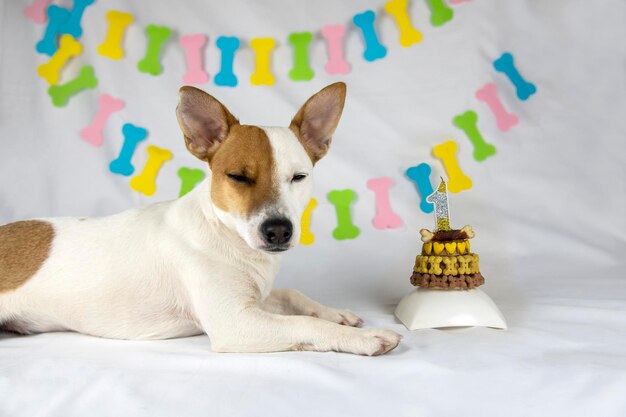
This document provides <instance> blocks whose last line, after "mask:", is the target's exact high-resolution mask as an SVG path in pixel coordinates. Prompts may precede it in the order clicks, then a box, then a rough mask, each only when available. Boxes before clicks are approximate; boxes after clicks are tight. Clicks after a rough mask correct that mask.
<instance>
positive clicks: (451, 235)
mask: <svg viewBox="0 0 626 417" xmlns="http://www.w3.org/2000/svg"><path fill="white" fill-rule="evenodd" d="M465 239H469V236H467V233H465V231H463V230H439V231H437V232H435V234H434V235H433V238H432V241H433V242H451V241H453V240H465Z"/></svg>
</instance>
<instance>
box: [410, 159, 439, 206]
mask: <svg viewBox="0 0 626 417" xmlns="http://www.w3.org/2000/svg"><path fill="white" fill-rule="evenodd" d="M431 171H432V169H431V167H430V165H428V164H427V163H426V162H422V163H421V164H419V165H417V166H414V167H411V168H409V169H407V170H406V176H407V177H408V178H409V179H410V180H411V181H413V182H414V183H415V185H416V186H417V190H418V191H419V194H420V197H421V199H422V200H421V202H420V209H421V210H422V211H423V212H424V213H432V212H433V205H432V203H429V202H428V201H426V197H428V196H429V195H431V194H432V193H433V192H434V190H433V186H432V184H431V183H430V173H431Z"/></svg>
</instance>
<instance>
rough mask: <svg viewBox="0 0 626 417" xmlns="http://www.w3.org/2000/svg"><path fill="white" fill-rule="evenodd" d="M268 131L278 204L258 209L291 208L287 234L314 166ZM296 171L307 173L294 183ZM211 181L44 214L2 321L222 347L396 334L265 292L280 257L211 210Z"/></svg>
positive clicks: (336, 342) (374, 345) (367, 340)
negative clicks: (136, 200) (85, 212)
mask: <svg viewBox="0 0 626 417" xmlns="http://www.w3.org/2000/svg"><path fill="white" fill-rule="evenodd" d="M264 130H265V131H266V133H267V135H268V136H269V138H270V142H271V145H272V148H273V154H274V159H275V161H276V172H275V175H276V180H277V181H280V199H279V202H278V203H277V204H276V205H275V206H274V207H269V208H268V209H267V211H266V212H264V213H275V212H277V213H280V214H282V215H285V216H287V217H288V218H289V219H290V220H291V221H292V222H293V224H294V228H295V229H296V230H294V244H295V243H296V242H297V241H298V239H299V225H300V221H299V219H300V216H301V214H302V211H303V209H304V206H305V205H306V204H307V203H308V201H309V199H310V197H311V187H312V186H311V184H312V183H311V181H312V180H311V175H310V174H311V169H312V164H311V161H310V160H309V158H308V156H307V154H306V152H305V151H304V148H303V147H302V146H301V145H300V143H299V142H298V140H297V138H295V136H294V135H293V133H291V131H289V129H286V128H264ZM295 172H302V173H307V174H309V175H308V177H307V178H306V179H305V180H304V181H303V182H301V183H291V181H290V180H291V178H292V177H293V174H294V173H295ZM210 180H211V178H210V175H209V178H208V179H207V180H205V181H204V182H203V183H201V184H199V185H198V186H197V187H196V188H195V189H194V190H193V191H192V192H190V193H189V194H187V195H186V196H184V197H182V198H180V199H178V200H174V201H169V202H164V203H158V204H154V205H151V206H148V207H146V208H142V209H135V210H128V211H125V212H123V213H120V214H116V215H113V216H109V217H102V218H88V219H78V218H55V219H44V220H46V221H49V222H50V223H51V224H52V225H53V226H54V230H55V238H54V241H53V246H52V250H51V253H50V256H49V258H48V259H47V260H46V262H45V263H44V265H43V266H42V267H41V269H40V270H39V271H38V272H37V273H36V274H35V276H33V277H32V278H31V279H30V280H28V281H27V282H26V283H25V284H24V285H23V286H21V287H19V288H18V289H16V290H15V291H11V292H8V293H3V294H0V323H2V322H8V323H10V324H11V327H13V328H15V329H19V330H21V331H23V332H29V333H34V332H46V331H57V330H71V331H77V332H81V333H85V334H90V335H95V336H102V337H108V338H120V339H164V338H173V337H182V336H190V335H196V334H201V333H203V332H205V333H207V334H208V335H209V337H210V339H211V346H212V349H213V350H215V351H223V352H226V351H230V352H232V351H239V352H241V351H247V352H269V351H281V350H319V351H327V350H336V351H345V352H352V353H358V354H366V355H373V354H379V353H384V352H386V351H388V350H390V349H393V348H394V347H395V346H396V345H397V344H398V342H399V335H397V334H396V333H394V332H391V331H388V330H382V329H359V328H355V327H350V326H356V325H359V324H360V323H361V320H360V319H359V318H358V317H356V316H355V315H354V314H352V313H351V312H349V311H345V310H336V309H332V308H329V307H325V306H322V305H321V304H318V303H316V302H314V301H312V300H310V299H308V298H306V297H305V296H303V295H302V294H300V293H299V292H297V291H294V290H272V285H273V281H274V278H275V276H276V274H277V272H278V268H279V263H280V258H281V256H280V255H275V254H269V253H266V252H263V251H260V250H257V249H254V239H252V238H251V237H250V236H251V235H252V233H253V232H252V231H253V230H258V224H246V225H243V224H237V220H236V219H234V218H232V217H231V216H229V215H228V213H219V212H217V211H216V209H215V208H214V207H213V204H212V203H211V200H210V183H211V182H210ZM263 216H264V214H263V213H261V214H260V215H259V216H258V217H259V219H255V220H254V222H260V221H262V218H263ZM246 233H248V234H249V236H248V238H246V237H245V234H246ZM251 241H252V243H253V245H250V242H251ZM251 246H252V247H251ZM0 279H2V277H0ZM338 323H342V324H347V326H345V325H344V326H342V325H339V324H338Z"/></svg>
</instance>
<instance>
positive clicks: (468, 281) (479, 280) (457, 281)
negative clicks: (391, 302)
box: [411, 272, 485, 290]
mask: <svg viewBox="0 0 626 417" xmlns="http://www.w3.org/2000/svg"><path fill="white" fill-rule="evenodd" d="M484 283H485V278H484V277H483V276H482V275H481V273H480V272H478V273H476V274H471V275H457V276H452V275H432V274H420V273H419V272H413V275H411V284H413V285H415V286H416V287H422V288H432V289H438V290H469V289H472V288H476V287H479V286H481V285H483V284H484Z"/></svg>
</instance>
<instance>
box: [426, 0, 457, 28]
mask: <svg viewBox="0 0 626 417" xmlns="http://www.w3.org/2000/svg"><path fill="white" fill-rule="evenodd" d="M426 2H427V3H428V6H429V7H430V10H431V14H430V23H431V24H432V25H433V26H442V25H444V24H445V23H447V22H449V21H450V20H452V18H453V17H454V11H452V9H451V8H450V7H448V6H447V5H446V4H445V3H444V2H443V0H426Z"/></svg>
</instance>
